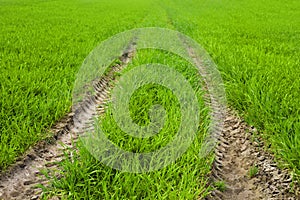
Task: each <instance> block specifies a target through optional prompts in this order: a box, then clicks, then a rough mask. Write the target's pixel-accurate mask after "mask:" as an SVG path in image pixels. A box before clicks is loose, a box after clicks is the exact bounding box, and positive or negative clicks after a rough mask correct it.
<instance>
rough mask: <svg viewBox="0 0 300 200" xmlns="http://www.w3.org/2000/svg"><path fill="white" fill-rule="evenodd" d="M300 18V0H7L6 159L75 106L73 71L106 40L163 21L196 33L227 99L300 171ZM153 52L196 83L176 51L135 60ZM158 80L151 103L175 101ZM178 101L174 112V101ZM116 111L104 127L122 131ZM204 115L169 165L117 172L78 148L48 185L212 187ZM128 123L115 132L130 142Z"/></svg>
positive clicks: (135, 189)
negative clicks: (203, 152)
mask: <svg viewBox="0 0 300 200" xmlns="http://www.w3.org/2000/svg"><path fill="white" fill-rule="evenodd" d="M299 19H300V2H299V1H298V0H290V1H285V0H264V1H258V0H248V1H241V0H224V1H221V0H189V1H184V2H183V1H179V0H173V1H171V0H162V1H154V0H153V1H141V0H132V1H125V0H121V1H108V0H102V1H96V0H72V1H71V0H62V1H45V0H32V1H29V0H28V1H26V0H24V1H21V0H0V80H1V82H0V95H1V100H0V107H1V110H0V134H1V135H0V170H5V169H6V168H7V167H8V166H9V165H10V164H12V163H13V162H14V161H15V160H16V158H17V157H18V156H20V155H22V153H24V152H25V151H26V150H27V149H28V148H29V147H30V146H31V145H34V144H35V143H36V142H37V141H39V140H42V139H44V138H46V137H47V136H49V134H50V133H49V128H50V127H51V125H53V124H54V123H55V122H56V121H57V120H59V119H60V118H61V117H62V116H64V115H65V114H66V113H67V112H69V111H70V109H71V104H72V99H71V98H72V89H73V84H74V81H75V78H76V73H77V72H78V70H79V68H80V66H81V64H82V62H83V60H84V59H85V57H86V56H87V55H88V54H89V52H90V51H91V50H93V49H94V48H95V47H96V46H97V45H98V44H99V43H101V41H103V40H105V39H107V38H108V37H110V36H113V35H115V34H116V33H119V32H122V31H125V30H129V29H132V28H138V27H164V28H169V29H174V30H178V31H180V32H182V33H183V34H186V35H188V36H190V37H191V38H193V39H194V40H195V41H197V42H199V44H200V45H202V46H203V47H204V48H205V49H206V50H207V52H208V53H209V54H210V56H211V57H212V59H213V60H214V62H215V63H216V64H217V66H218V69H219V70H220V72H221V74H222V77H223V80H224V83H225V87H226V94H227V100H228V104H229V105H230V106H232V107H233V108H235V109H236V110H238V111H239V113H240V115H241V116H243V117H244V118H245V120H246V121H247V122H248V123H249V124H251V125H254V126H255V127H256V128H257V129H258V130H259V133H260V135H262V136H263V138H264V139H265V141H266V144H267V146H270V150H271V151H273V152H274V154H275V155H276V158H277V159H278V161H279V162H280V163H281V164H282V165H283V166H284V167H287V168H289V169H290V170H291V171H293V172H294V173H295V174H296V175H297V176H298V178H299V177H300V78H299V77H300V21H299ZM153 54H159V55H160V54H161V56H158V57H155V56H153ZM155 59H156V60H155ZM148 61H150V62H153V61H155V62H162V63H163V62H168V63H167V64H172V63H175V64H176V65H177V66H179V67H178V68H177V70H179V71H180V72H182V73H183V74H184V73H186V74H187V75H188V76H187V78H188V79H190V82H191V83H193V84H194V87H195V88H197V83H196V82H197V81H196V80H197V77H194V76H193V75H192V74H193V73H194V72H189V70H190V68H189V67H185V64H184V63H183V62H181V61H180V59H178V58H176V56H174V55H171V56H170V55H166V54H164V53H163V52H151V51H145V52H143V51H142V52H138V53H137V58H135V60H134V61H133V64H135V63H136V64H139V63H144V62H148ZM129 67H131V66H129ZM132 67H133V66H132ZM180 67H182V69H184V70H182V69H180ZM151 91H152V92H153V93H159V94H161V95H159V96H160V97H162V98H159V99H155V98H154V97H153V95H152V96H151V93H150V94H149V96H148V97H149V98H147V99H148V100H149V102H148V103H150V104H151V103H153V101H154V102H156V101H160V102H164V101H165V99H167V100H170V99H171V100H172V97H171V95H170V94H168V92H167V91H163V89H159V88H156V89H153V90H151ZM161 92H162V93H161ZM163 92H165V93H163ZM144 93H145V91H143V90H141V91H140V92H139V93H137V98H136V99H134V100H133V101H132V105H139V100H142V101H146V100H147V99H143V98H142V97H143V96H144ZM197 94H199V96H201V92H199V93H197ZM139 98H141V99H139ZM199 99H201V98H199ZM135 101H136V102H135ZM199 104H201V102H199ZM201 105H202V104H201ZM144 106H145V108H147V106H149V105H148V104H145V105H144ZM170 106H171V107H172V106H173V107H174V108H170V109H169V110H170V112H171V113H172V111H173V110H174V109H175V108H176V101H175V103H174V104H171V105H170ZM134 107H135V106H133V108H134ZM202 107H204V106H203V105H202ZM132 112H133V113H134V112H137V113H138V112H139V110H134V109H133V111H132ZM172 115H174V116H176V115H177V113H176V112H174V113H173V114H172ZM135 116H136V119H135V120H136V122H137V123H147V118H145V116H143V113H142V114H141V115H135ZM111 120H112V119H110V118H109V116H108V115H106V116H105V117H104V121H103V126H104V127H106V129H107V131H108V133H109V132H111V131H113V132H115V133H118V130H117V128H116V127H114V126H112V125H111V124H112V121H111ZM202 121H203V124H200V125H199V127H200V128H199V134H198V135H199V138H198V140H196V141H195V142H194V143H193V145H192V147H191V148H190V149H189V150H188V151H187V152H186V153H185V154H184V156H183V157H182V158H180V159H179V160H178V162H176V163H174V164H173V165H170V166H168V167H166V168H164V169H162V170H159V171H156V172H151V173H146V174H130V173H128V174H127V173H121V172H118V171H115V170H113V169H110V168H108V167H105V166H103V165H102V164H101V163H99V162H97V161H96V160H95V159H94V158H93V157H92V156H91V155H89V153H88V152H87V151H86V150H85V149H84V148H80V149H81V150H80V153H78V155H75V156H78V159H75V162H71V161H69V160H66V161H65V162H63V163H62V166H63V167H64V169H65V171H64V172H63V173H64V175H65V178H63V179H60V180H56V181H54V183H53V187H50V189H49V188H48V189H45V191H47V195H50V196H51V195H53V194H56V195H61V196H64V197H66V198H70V199H73V198H80V197H82V198H83V197H87V196H89V197H90V198H95V199H99V198H112V199H126V198H128V199H129V198H130V199H132V198H133V199H134V198H135V199H140V198H148V199H153V198H160V199H191V198H196V197H198V196H205V195H206V194H207V192H208V191H209V188H207V186H206V183H207V176H206V175H207V174H208V173H209V168H210V164H211V158H212V157H211V156H209V157H207V158H205V159H202V160H201V159H199V158H198V155H197V154H196V153H195V152H197V149H199V146H201V142H202V136H203V132H205V129H206V127H207V124H206V122H207V120H206V119H203V120H202ZM175 125H176V123H175ZM171 128H173V129H176V126H174V127H171ZM166 131H167V132H168V131H169V130H166ZM167 132H166V133H167ZM120 134H121V136H120V135H111V137H112V140H113V141H116V143H118V142H120V143H119V144H120V145H122V142H123V141H124V138H123V136H122V133H120ZM161 137H162V138H164V139H158V140H154V141H152V142H153V143H150V144H151V145H154V146H155V145H157V147H158V146H160V145H164V142H165V141H164V140H165V139H168V138H167V137H164V135H163V133H162V135H161ZM126 139H128V138H126ZM131 142H132V144H134V145H138V144H139V145H141V144H140V142H139V141H131ZM146 143H147V141H146ZM147 144H148V143H147ZM141 146H143V145H141ZM126 148H128V149H130V145H129V146H128V147H126ZM151 148H153V146H152V147H151V146H150V147H146V149H143V150H151ZM131 150H132V149H131Z"/></svg>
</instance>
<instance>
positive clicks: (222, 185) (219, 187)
mask: <svg viewBox="0 0 300 200" xmlns="http://www.w3.org/2000/svg"><path fill="white" fill-rule="evenodd" d="M214 186H215V188H216V189H217V190H219V191H221V192H224V191H225V190H226V184H225V182H224V181H217V182H214Z"/></svg>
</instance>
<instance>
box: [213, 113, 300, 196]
mask: <svg viewBox="0 0 300 200" xmlns="http://www.w3.org/2000/svg"><path fill="white" fill-rule="evenodd" d="M255 133H256V130H255V129H254V128H252V127H250V126H248V125H247V124H246V123H245V122H243V121H242V120H241V119H240V118H238V117H237V115H236V114H234V113H233V112H232V111H230V110H228V111H227V116H226V119H225V125H224V131H223V132H222V135H221V136H220V138H219V145H218V146H217V148H216V158H215V161H214V165H213V171H212V177H213V181H224V183H225V190H224V191H223V192H220V191H219V190H216V191H214V192H213V193H212V195H211V197H210V198H208V199H222V200H223V199H226V200H227V199H228V200H229V199H230V200H235V199H238V200H239V199H251V200H257V199H266V200H270V199H295V200H298V199H300V194H299V189H298V191H297V189H295V190H296V191H295V192H294V193H291V192H290V190H291V188H292V186H291V183H292V178H291V176H290V175H289V173H288V171H287V170H281V169H279V168H278V167H277V164H276V163H275V162H274V158H273V156H272V155H271V154H269V153H267V152H265V151H264V149H263V143H262V142H261V141H257V140H256V141H254V137H253V134H255ZM250 171H251V172H250Z"/></svg>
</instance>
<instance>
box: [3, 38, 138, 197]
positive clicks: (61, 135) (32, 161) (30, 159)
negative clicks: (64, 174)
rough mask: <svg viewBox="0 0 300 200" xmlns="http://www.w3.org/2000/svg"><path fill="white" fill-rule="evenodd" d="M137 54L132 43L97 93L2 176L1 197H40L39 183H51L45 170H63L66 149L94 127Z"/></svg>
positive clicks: (100, 83)
mask: <svg viewBox="0 0 300 200" xmlns="http://www.w3.org/2000/svg"><path fill="white" fill-rule="evenodd" d="M133 54H134V45H133V44H131V45H129V48H128V49H127V50H125V51H124V53H123V55H122V56H121V57H120V58H119V59H120V61H121V64H116V65H115V66H112V67H111V70H110V71H109V72H108V74H107V75H106V76H105V77H102V78H101V79H100V80H99V81H98V82H97V83H96V84H95V85H94V89H95V91H96V95H95V96H92V97H88V98H87V99H85V100H84V101H83V102H82V103H81V104H80V105H77V106H76V109H75V112H74V113H70V114H69V115H67V116H66V117H65V118H64V119H62V120H61V121H60V122H59V123H57V124H56V126H55V127H54V128H53V129H52V130H51V131H52V132H53V133H54V134H53V135H54V136H53V137H52V138H49V139H48V140H47V141H42V142H40V143H39V144H38V145H36V146H34V147H33V148H32V149H30V150H29V151H28V152H27V153H26V156H25V157H23V158H20V159H19V160H18V161H17V163H16V164H14V165H13V166H12V167H11V168H10V169H9V170H8V172H6V173H5V174H2V175H1V176H0V200H2V199H4V200H10V199H17V200H25V199H26V200H27V199H31V200H34V199H40V197H41V194H42V189H41V188H38V187H36V185H37V184H42V185H44V186H46V185H47V183H48V180H47V178H46V177H45V176H44V174H43V173H42V171H45V170H46V171H47V172H50V173H52V174H53V173H54V175H55V170H59V166H58V163H59V162H60V161H61V160H62V159H64V153H63V152H64V150H65V149H67V148H71V149H72V148H75V146H74V145H73V144H75V142H76V140H77V139H78V136H79V135H80V134H81V133H82V132H83V131H84V130H85V129H87V128H90V124H91V123H90V122H91V121H92V120H93V116H95V115H99V114H102V113H103V112H104V108H103V105H104V103H105V102H106V99H107V98H108V94H109V90H110V88H111V87H112V80H113V74H114V73H115V72H117V71H120V70H121V69H123V68H124V67H125V66H126V65H127V63H128V62H129V61H130V60H131V58H132V57H133ZM69 156H72V155H69Z"/></svg>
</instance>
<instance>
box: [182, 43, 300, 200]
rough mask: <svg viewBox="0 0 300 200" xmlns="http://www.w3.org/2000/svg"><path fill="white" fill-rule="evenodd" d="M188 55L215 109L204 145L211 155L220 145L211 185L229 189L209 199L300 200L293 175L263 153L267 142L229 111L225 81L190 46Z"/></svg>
mask: <svg viewBox="0 0 300 200" xmlns="http://www.w3.org/2000/svg"><path fill="white" fill-rule="evenodd" d="M183 42H184V41H183ZM184 43H185V42H184ZM185 44H186V43H185ZM187 51H188V54H189V55H190V56H191V57H192V58H193V59H194V63H195V64H196V66H197V67H198V69H199V74H200V75H201V76H202V78H203V80H204V83H203V88H204V90H205V92H206V94H205V96H204V98H205V102H206V104H207V106H209V107H210V108H211V114H210V115H211V125H210V127H209V134H210V135H209V136H208V138H207V141H206V144H204V145H208V149H207V150H208V151H209V150H210V149H211V146H212V145H215V144H216V148H215V160H214V162H213V167H212V175H211V179H212V181H211V182H212V183H211V185H214V182H219V184H224V186H225V188H221V189H220V190H224V191H223V192H221V191H220V190H215V191H213V192H212V194H211V196H210V197H208V198H207V199H222V200H223V199H224V200H225V199H226V200H235V199H237V200H240V199H247V200H248V199H251V200H257V199H265V200H270V199H290V200H297V199H300V190H299V185H298V184H297V183H292V177H291V175H290V173H289V171H288V170H282V169H280V168H279V167H278V166H277V164H276V163H275V162H274V156H273V155H272V154H270V153H268V152H266V151H265V150H264V149H263V148H264V144H263V142H261V141H259V140H257V136H254V134H256V133H257V132H256V129H255V128H254V127H250V126H249V125H247V124H246V123H245V122H244V121H243V120H241V119H240V118H238V117H237V114H235V113H234V112H233V111H232V110H231V109H229V108H226V99H223V96H225V91H223V90H222V87H220V86H218V85H217V84H220V83H221V84H222V81H220V80H218V78H219V77H218V75H217V74H216V72H215V71H214V70H212V69H210V68H207V67H204V66H205V65H203V61H202V60H198V59H197V57H195V56H194V55H195V52H194V51H195V50H194V48H193V47H190V46H187ZM218 87H219V88H218ZM216 140H217V141H216ZM254 140H257V141H254ZM215 142H216V143H215ZM200 153H205V152H200ZM292 184H295V185H294V186H293V185H292ZM219 187H220V186H219ZM292 190H293V191H294V192H291V191H292Z"/></svg>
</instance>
